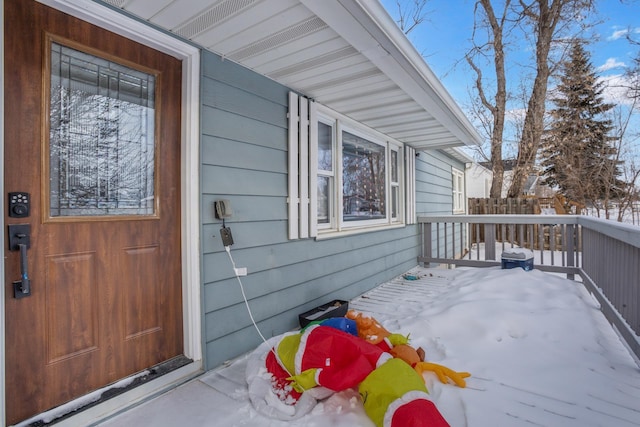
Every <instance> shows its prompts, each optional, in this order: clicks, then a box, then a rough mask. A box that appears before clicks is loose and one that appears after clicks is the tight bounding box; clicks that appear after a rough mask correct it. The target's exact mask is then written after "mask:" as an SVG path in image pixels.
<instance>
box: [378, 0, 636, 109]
mask: <svg viewBox="0 0 640 427" xmlns="http://www.w3.org/2000/svg"><path fill="white" fill-rule="evenodd" d="M401 1H405V2H412V1H413V0H401ZM381 2H382V4H383V5H384V6H385V8H386V9H387V11H389V13H390V15H391V16H392V17H394V19H396V15H397V13H396V12H397V5H396V3H397V2H396V0H381ZM494 3H497V2H494ZM474 4H475V0H429V1H428V3H427V6H426V10H427V11H428V12H429V13H428V15H427V21H425V22H424V23H423V24H421V25H420V26H419V27H418V28H416V29H415V30H414V31H412V32H411V33H410V34H409V35H408V37H409V39H410V40H411V42H412V43H413V44H414V46H415V47H416V49H417V50H418V51H419V52H420V53H421V54H422V55H423V57H424V58H425V61H426V62H427V64H429V66H430V67H431V69H432V70H433V71H434V73H435V74H436V76H438V77H439V78H440V80H441V81H442V82H443V84H444V85H445V87H446V88H447V90H448V91H449V92H450V93H451V95H452V96H453V97H454V98H455V99H456V101H458V103H459V104H461V106H464V105H465V104H467V103H468V101H467V100H468V99H469V96H470V95H469V88H470V87H471V85H472V84H473V80H472V79H473V75H472V73H470V71H469V69H468V67H467V66H466V63H462V64H460V65H458V66H456V64H458V63H459V61H460V60H461V58H464V54H465V53H466V51H467V50H468V48H469V46H470V43H469V39H470V37H471V32H472V29H473V8H474ZM597 17H598V18H599V20H601V21H602V23H601V24H599V25H598V26H597V27H596V28H595V30H594V33H595V34H594V35H593V37H592V39H593V40H594V42H593V43H592V44H591V45H589V46H586V48H587V50H588V51H589V52H590V53H591V62H592V64H593V66H594V67H596V69H597V70H598V72H599V74H600V75H601V76H603V77H607V76H609V77H611V76H617V75H620V74H622V73H623V72H624V70H625V67H627V66H629V65H630V64H631V59H632V58H633V57H634V56H635V55H636V54H637V52H638V50H639V49H640V48H639V47H638V46H631V45H630V44H629V42H628V41H627V40H626V38H625V35H626V33H627V32H628V31H631V32H632V33H634V34H635V38H636V40H640V0H598V1H597ZM592 18H595V16H592ZM508 55H509V54H508ZM512 55H513V56H511V58H512V62H511V64H509V59H510V57H509V56H507V62H508V66H509V65H511V66H512V67H511V69H512V70H515V67H513V60H516V59H517V56H516V55H514V54H512ZM521 55H524V53H521ZM487 75H489V74H487Z"/></svg>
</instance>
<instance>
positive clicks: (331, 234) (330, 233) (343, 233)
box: [316, 223, 406, 240]
mask: <svg viewBox="0 0 640 427" xmlns="http://www.w3.org/2000/svg"><path fill="white" fill-rule="evenodd" d="M405 226H406V224H404V223H397V224H391V225H388V224H385V225H378V226H370V227H357V228H355V227H354V228H349V229H346V230H340V231H336V230H326V231H321V230H318V235H317V236H316V240H328V239H336V238H339V237H348V236H354V235H357V234H363V233H375V232H376V231H387V230H394V229H397V228H404V227H405Z"/></svg>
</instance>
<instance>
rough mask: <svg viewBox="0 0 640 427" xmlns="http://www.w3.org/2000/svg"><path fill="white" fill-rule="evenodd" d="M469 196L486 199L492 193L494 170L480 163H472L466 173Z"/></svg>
mask: <svg viewBox="0 0 640 427" xmlns="http://www.w3.org/2000/svg"><path fill="white" fill-rule="evenodd" d="M465 178H466V184H467V197H469V198H478V199H485V198H488V197H489V195H490V194H491V183H492V182H493V172H491V169H488V168H487V167H485V166H483V165H481V164H479V163H470V164H469V165H468V167H467V170H466V173H465Z"/></svg>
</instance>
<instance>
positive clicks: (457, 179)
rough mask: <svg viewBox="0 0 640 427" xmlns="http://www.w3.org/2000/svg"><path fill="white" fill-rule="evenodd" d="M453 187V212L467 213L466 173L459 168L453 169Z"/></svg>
mask: <svg viewBox="0 0 640 427" xmlns="http://www.w3.org/2000/svg"><path fill="white" fill-rule="evenodd" d="M451 173H452V180H453V182H452V184H453V185H452V187H453V213H455V214H459V213H465V205H464V173H463V172H462V171H459V170H457V169H452V170H451Z"/></svg>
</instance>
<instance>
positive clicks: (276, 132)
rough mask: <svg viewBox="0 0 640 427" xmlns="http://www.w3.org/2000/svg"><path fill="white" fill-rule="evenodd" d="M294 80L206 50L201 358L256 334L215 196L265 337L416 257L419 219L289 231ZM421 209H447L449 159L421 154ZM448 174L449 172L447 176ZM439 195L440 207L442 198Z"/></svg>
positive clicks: (224, 353)
mask: <svg viewBox="0 0 640 427" xmlns="http://www.w3.org/2000/svg"><path fill="white" fill-rule="evenodd" d="M288 92H289V89H288V88H286V87H284V86H282V85H280V84H278V83H276V82H274V81H272V80H270V79H267V78H266V77H264V76H260V75H258V74H256V73H254V72H252V71H250V70H247V69H245V68H243V67H241V66H239V65H237V64H235V63H233V62H229V61H223V60H221V59H220V58H219V57H217V56H216V55H214V54H212V53H209V52H203V59H202V108H201V114H202V117H201V123H202V125H201V130H202V136H201V167H200V180H201V191H202V195H201V218H202V226H201V227H202V228H201V230H202V231H201V242H202V243H201V244H202V295H203V312H204V313H203V316H204V319H203V325H204V331H203V339H204V343H205V346H204V348H205V366H206V368H207V369H211V368H214V367H216V366H218V365H220V364H221V363H223V362H224V361H225V360H227V359H230V358H232V357H235V356H238V355H240V354H242V353H244V352H247V351H250V350H251V349H253V348H255V347H256V346H257V345H258V344H259V343H260V338H259V336H258V334H257V332H256V331H255V330H254V329H253V326H252V325H251V320H250V318H249V316H248V314H247V310H246V307H245V306H244V301H243V299H242V295H241V292H240V289H239V285H238V282H237V280H236V278H235V276H234V275H233V269H232V266H231V263H230V261H229V258H228V255H227V253H226V252H225V250H224V248H223V245H222V242H221V239H220V234H219V231H220V227H221V221H220V220H218V219H216V218H215V215H214V209H213V203H214V201H215V200H218V199H228V200H230V201H231V208H232V211H233V215H232V217H231V218H228V219H227V220H226V221H225V223H226V225H227V226H228V227H230V228H231V230H232V233H233V238H234V245H233V246H232V251H231V253H232V255H233V257H234V260H235V262H236V265H237V266H239V267H246V268H247V269H248V273H249V274H248V275H247V276H245V277H243V278H242V282H243V284H244V286H245V291H246V294H247V297H248V300H249V304H250V306H251V308H252V311H253V314H254V317H255V319H256V321H257V322H258V326H259V327H260V330H261V331H262V333H263V334H264V335H265V336H266V337H270V336H273V335H276V334H280V333H283V332H285V331H287V330H291V329H292V328H295V327H296V326H297V322H298V317H297V316H298V314H299V313H302V312H304V311H307V310H309V309H311V308H313V307H315V306H317V305H320V304H323V303H325V302H327V301H330V300H333V299H344V300H349V299H351V298H353V297H355V296H357V295H360V294H362V293H363V292H365V291H367V290H369V289H372V288H373V287H375V286H377V285H378V284H380V283H383V282H385V281H387V280H389V279H391V278H393V277H395V276H397V275H398V274H401V273H403V272H405V271H407V270H409V269H410V268H412V267H414V266H415V265H416V264H417V256H418V254H419V250H420V241H419V237H418V234H417V227H416V226H407V227H402V228H397V229H393V230H385V231H376V232H371V233H364V234H358V235H353V236H349V237H342V238H334V239H328V240H319V241H316V240H315V239H300V240H289V239H288V223H287V196H288V194H287V191H288V190H287V168H288V167H287V145H288V142H287V103H288ZM417 163H418V174H417V175H418V179H417V183H418V185H417V187H418V190H417V197H418V206H419V209H418V212H419V213H429V212H440V209H444V210H447V209H448V212H449V213H450V212H451V160H450V159H448V158H447V157H446V156H444V155H441V154H439V153H432V154H427V153H424V154H422V155H421V156H420V157H419V158H418V162H417ZM447 180H448V182H447ZM440 205H442V206H443V207H441V206H440Z"/></svg>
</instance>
